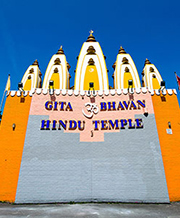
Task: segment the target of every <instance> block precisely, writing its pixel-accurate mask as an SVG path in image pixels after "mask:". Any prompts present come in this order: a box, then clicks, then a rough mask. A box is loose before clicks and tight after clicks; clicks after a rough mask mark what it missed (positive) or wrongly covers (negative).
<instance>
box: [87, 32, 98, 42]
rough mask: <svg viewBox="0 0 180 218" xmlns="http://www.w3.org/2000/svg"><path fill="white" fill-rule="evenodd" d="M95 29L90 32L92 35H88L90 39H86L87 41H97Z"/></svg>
mask: <svg viewBox="0 0 180 218" xmlns="http://www.w3.org/2000/svg"><path fill="white" fill-rule="evenodd" d="M93 32H94V31H93V30H91V31H90V32H89V33H90V35H89V36H88V39H87V40H86V42H96V40H95V37H94V36H93Z"/></svg>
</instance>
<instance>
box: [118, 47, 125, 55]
mask: <svg viewBox="0 0 180 218" xmlns="http://www.w3.org/2000/svg"><path fill="white" fill-rule="evenodd" d="M118 54H126V52H125V50H124V48H123V47H122V46H121V47H120V49H119V53H118Z"/></svg>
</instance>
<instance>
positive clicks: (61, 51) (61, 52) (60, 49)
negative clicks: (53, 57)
mask: <svg viewBox="0 0 180 218" xmlns="http://www.w3.org/2000/svg"><path fill="white" fill-rule="evenodd" d="M56 54H64V51H63V48H62V45H61V47H60V48H59V50H58V52H57V53H56Z"/></svg>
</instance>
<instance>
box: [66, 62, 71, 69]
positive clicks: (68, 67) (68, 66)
mask: <svg viewBox="0 0 180 218" xmlns="http://www.w3.org/2000/svg"><path fill="white" fill-rule="evenodd" d="M70 68H71V66H70V65H69V63H68V62H67V69H68V70H69V69H70Z"/></svg>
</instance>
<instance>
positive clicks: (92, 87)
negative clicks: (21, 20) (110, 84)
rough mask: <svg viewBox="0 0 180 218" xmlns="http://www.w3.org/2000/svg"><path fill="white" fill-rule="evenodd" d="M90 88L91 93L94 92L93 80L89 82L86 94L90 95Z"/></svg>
mask: <svg viewBox="0 0 180 218" xmlns="http://www.w3.org/2000/svg"><path fill="white" fill-rule="evenodd" d="M91 89H92V90H93V94H95V90H94V83H93V82H90V83H89V90H88V95H91Z"/></svg>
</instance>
